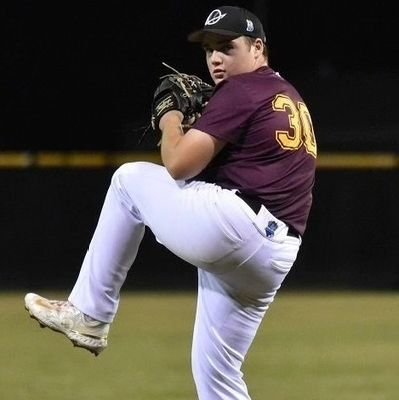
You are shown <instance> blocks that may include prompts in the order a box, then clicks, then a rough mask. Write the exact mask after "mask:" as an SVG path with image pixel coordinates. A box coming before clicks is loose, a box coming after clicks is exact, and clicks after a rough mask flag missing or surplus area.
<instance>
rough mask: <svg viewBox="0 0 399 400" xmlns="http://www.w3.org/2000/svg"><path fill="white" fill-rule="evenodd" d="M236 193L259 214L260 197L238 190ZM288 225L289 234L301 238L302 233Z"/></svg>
mask: <svg viewBox="0 0 399 400" xmlns="http://www.w3.org/2000/svg"><path fill="white" fill-rule="evenodd" d="M236 195H237V196H238V197H239V198H240V199H242V200H244V201H245V202H246V203H247V204H248V205H249V206H250V207H251V209H252V211H253V212H254V213H255V214H258V212H259V211H260V208H261V207H262V205H263V204H262V202H260V201H259V200H258V199H256V198H254V197H249V196H246V195H245V194H242V193H241V192H236ZM287 226H288V231H287V236H292V237H296V238H299V237H300V235H299V233H298V232H297V231H296V230H295V229H294V228H293V227H292V226H290V225H287Z"/></svg>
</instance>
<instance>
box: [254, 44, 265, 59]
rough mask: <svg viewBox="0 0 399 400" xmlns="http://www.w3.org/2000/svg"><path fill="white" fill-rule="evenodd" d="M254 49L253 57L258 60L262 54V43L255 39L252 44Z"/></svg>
mask: <svg viewBox="0 0 399 400" xmlns="http://www.w3.org/2000/svg"><path fill="white" fill-rule="evenodd" d="M253 46H254V49H255V57H256V58H258V57H260V56H261V55H262V54H263V46H264V43H263V42H262V40H261V39H256V40H255V42H254V43H253Z"/></svg>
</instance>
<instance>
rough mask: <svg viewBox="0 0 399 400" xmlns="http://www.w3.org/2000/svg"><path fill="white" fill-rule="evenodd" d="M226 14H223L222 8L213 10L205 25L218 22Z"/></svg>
mask: <svg viewBox="0 0 399 400" xmlns="http://www.w3.org/2000/svg"><path fill="white" fill-rule="evenodd" d="M225 16H226V14H222V13H221V12H220V10H218V9H216V10H213V11H212V12H211V13H210V14H209V15H208V18H207V19H206V21H205V25H215V24H217V23H218V22H219V21H220V20H221V19H222V18H224V17H225Z"/></svg>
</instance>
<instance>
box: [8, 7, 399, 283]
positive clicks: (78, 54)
mask: <svg viewBox="0 0 399 400" xmlns="http://www.w3.org/2000/svg"><path fill="white" fill-rule="evenodd" d="M352 3H356V4H352ZM385 3H386V2H369V3H368V5H367V6H365V5H364V4H363V3H358V2H349V1H305V2H278V1H231V2H230V4H231V5H241V6H245V7H247V8H249V9H251V10H252V11H255V12H256V13H257V14H258V15H259V17H260V18H261V20H262V21H263V23H264V25H265V30H266V34H267V40H268V44H269V47H270V55H271V59H270V64H271V66H272V67H273V68H274V69H275V70H277V71H279V72H280V74H281V75H283V76H284V77H285V78H286V79H288V80H289V81H291V82H292V83H293V84H294V85H295V86H296V87H297V89H298V90H299V92H300V93H301V94H302V96H303V98H304V99H305V101H306V102H307V105H308V107H309V109H310V110H311V112H312V119H313V123H314V127H315V133H316V137H317V141H318V148H319V152H320V154H322V155H324V156H327V157H328V154H329V152H332V151H333V152H357V151H359V152H363V151H367V152H389V153H391V154H394V155H395V154H396V155H397V154H398V152H399V134H398V133H399V129H398V126H399V123H398V117H397V115H398V110H397V106H396V98H397V94H398V92H399V78H398V77H399V61H398V58H399V57H398V53H399V52H398V44H397V42H398V33H397V14H396V13H395V12H394V11H393V10H392V9H389V7H388V6H387V5H386V4H385ZM222 4H223V3H219V2H215V1H198V2H195V1H165V0H164V1H160V2H145V3H142V4H140V10H139V9H138V4H137V3H134V2H132V1H129V2H128V1H126V2H120V1H113V2H94V1H80V2H75V1H68V2H62V1H52V2H50V1H34V0H31V1H27V0H26V1H22V0H16V1H9V2H2V5H1V6H0V7H1V10H2V12H1V24H0V27H1V33H2V39H3V41H2V42H3V43H2V62H1V64H0V65H1V66H0V68H1V74H0V84H1V99H2V102H1V107H0V110H1V111H0V112H1V118H0V158H1V151H12V150H16V151H23V152H33V153H34V152H38V151H42V150H62V151H65V152H70V151H73V150H85V151H96V150H101V151H114V150H124V151H132V152H135V151H136V150H137V151H141V150H148V149H154V148H155V144H156V142H155V138H153V137H151V135H148V136H147V137H146V139H145V140H144V141H143V142H142V143H141V144H138V138H139V137H140V135H141V132H142V129H140V127H143V126H145V125H147V124H148V121H149V117H150V104H151V99H152V93H153V91H154V89H155V87H156V85H157V82H158V77H159V76H160V75H163V74H165V73H166V72H167V70H165V68H164V67H163V66H162V65H161V62H162V61H165V62H167V63H168V64H170V65H172V66H174V67H175V68H177V69H178V70H180V71H182V72H186V73H194V74H196V75H199V76H201V77H202V78H203V79H205V80H208V73H207V70H206V65H205V59H204V56H203V53H202V50H201V49H200V48H199V47H197V46H196V45H193V44H190V43H187V42H186V36H187V34H188V33H189V32H191V31H193V30H195V29H197V28H200V27H201V26H202V25H203V22H204V20H205V18H206V17H207V15H208V14H209V12H210V11H211V10H212V9H214V8H216V7H217V6H219V5H222ZM359 4H360V5H359ZM396 159H397V158H396ZM113 170H114V169H113V168H99V169H66V168H65V169H63V168H54V169H51V168H35V167H31V168H25V169H24V168H22V169H18V168H16V169H13V168H9V169H7V168H5V169H4V168H3V169H0V182H1V186H0V187H1V189H0V190H1V194H2V195H1V196H0V226H1V232H2V234H1V238H0V239H1V240H0V254H1V255H2V267H1V268H0V287H1V288H3V289H13V288H21V287H23V288H26V289H27V290H29V289H33V288H39V287H51V288H54V287H60V288H63V289H65V288H66V289H67V288H69V287H71V286H72V284H73V282H74V280H75V278H76V275H77V273H78V271H79V268H80V263H81V260H82V258H83V256H84V253H85V251H86V248H87V246H88V244H89V240H90V237H91V234H92V232H93V230H94V228H95V225H96V222H97V217H98V213H99V211H100V209H101V205H102V201H103V198H104V195H105V192H106V189H107V187H108V184H109V179H110V177H111V175H112V172H113ZM398 172H399V169H398V168H395V167H393V168H391V169H386V170H384V169H381V170H379V169H374V168H373V166H372V165H370V166H369V167H368V168H366V169H361V170H351V169H337V170H334V169H331V170H329V169H322V170H320V169H319V170H318V171H317V179H316V186H315V196H314V206H313V209H312V212H311V216H310V220H309V228H308V231H307V233H306V237H305V240H304V243H303V245H302V248H301V252H300V254H299V257H298V261H297V263H296V264H295V267H294V269H293V271H292V272H291V274H290V275H289V277H288V279H287V285H288V286H289V287H295V288H308V287H333V288H335V287H344V288H372V289H398V288H399V268H398V265H399V262H398V259H399V254H398V249H399V247H398V237H399V228H398V227H399V218H398V212H397V208H398V207H397V204H398V198H399V192H398V190H399V176H398ZM181 264H184V267H183V268H182V265H181ZM195 285H196V279H195V269H194V268H193V267H192V266H190V265H186V264H185V263H183V262H182V261H181V260H179V259H177V258H176V257H175V256H173V255H172V254H171V253H169V252H168V251H167V250H166V249H164V248H163V247H162V246H160V245H155V241H154V238H153V237H152V235H151V233H150V232H147V234H146V236H145V240H144V242H143V246H142V251H141V252H140V253H139V256H138V259H137V262H136V264H135V268H134V270H133V271H132V272H131V274H130V275H129V278H128V281H127V283H126V287H129V288H130V287H133V288H149V287H163V288H172V289H174V288H185V287H195Z"/></svg>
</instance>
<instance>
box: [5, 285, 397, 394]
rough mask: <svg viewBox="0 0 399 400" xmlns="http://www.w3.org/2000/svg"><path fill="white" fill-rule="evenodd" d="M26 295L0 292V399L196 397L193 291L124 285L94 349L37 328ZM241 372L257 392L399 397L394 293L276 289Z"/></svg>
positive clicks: (254, 392)
mask: <svg viewBox="0 0 399 400" xmlns="http://www.w3.org/2000/svg"><path fill="white" fill-rule="evenodd" d="M41 294H44V295H46V296H50V297H56V298H58V297H60V296H62V297H64V294H63V293H51V292H41ZM23 296H24V293H12V294H11V293H0V315H1V320H0V321H1V325H0V354H1V361H0V363H1V365H0V399H2V400H71V399H73V400H105V399H107V400H110V399H112V400H128V399H129V400H130V399H138V400H194V399H196V395H195V390H194V386H193V382H192V377H191V370H190V358H189V357H190V342H191V332H192V324H193V317H194V310H195V294H194V293H130V292H125V293H122V301H121V305H120V311H119V314H118V316H117V318H116V320H115V323H114V324H113V326H112V329H111V332H110V339H109V347H108V348H107V349H106V350H105V351H104V352H103V353H102V354H101V355H100V356H99V357H97V358H96V357H94V356H93V355H91V354H90V353H89V352H87V351H85V350H83V349H78V348H75V349H74V348H73V347H72V344H71V343H70V342H69V341H68V340H67V339H66V338H65V337H64V336H62V335H60V334H56V333H54V332H52V331H50V330H49V329H43V330H42V329H39V325H38V323H37V322H36V321H34V320H32V319H30V318H29V316H28V313H27V312H26V311H25V310H24V305H23ZM244 373H245V375H246V380H247V383H248V386H249V389H250V392H251V395H252V398H253V399H254V400H268V399H273V400H283V399H284V400H288V399H289V400H337V399H339V400H397V399H398V398H399V379H398V377H399V293H383V292H381V293H378V292H377V293H370V292H367V293H366V292H353V293H351V292H300V293H294V292H290V291H284V290H281V291H280V293H279V295H278V297H277V299H276V300H275V302H274V304H273V305H272V307H271V308H270V310H269V313H268V315H267V316H266V318H265V320H264V323H263V325H262V326H261V328H260V331H259V334H258V336H257V338H256V340H255V342H254V344H253V346H252V349H251V351H250V353H249V355H248V358H247V362H246V364H245V369H244ZM209 400H212V399H209Z"/></svg>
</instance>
